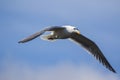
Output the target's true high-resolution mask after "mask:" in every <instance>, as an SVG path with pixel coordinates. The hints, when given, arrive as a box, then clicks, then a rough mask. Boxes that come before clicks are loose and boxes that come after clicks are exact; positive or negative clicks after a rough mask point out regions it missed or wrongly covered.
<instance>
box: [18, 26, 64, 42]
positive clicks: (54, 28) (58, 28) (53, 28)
mask: <svg viewBox="0 0 120 80" xmlns="http://www.w3.org/2000/svg"><path fill="white" fill-rule="evenodd" d="M61 29H64V27H60V26H51V27H47V28H45V29H43V30H41V31H39V32H36V33H34V34H32V35H30V36H28V37H27V38H25V39H23V40H21V41H19V42H18V43H25V42H28V41H31V40H33V39H35V38H37V37H38V36H40V35H42V34H43V33H45V32H46V31H56V30H61Z"/></svg>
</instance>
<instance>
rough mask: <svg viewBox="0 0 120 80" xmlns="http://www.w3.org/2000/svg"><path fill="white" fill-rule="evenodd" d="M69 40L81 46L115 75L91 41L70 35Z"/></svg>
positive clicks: (73, 34) (77, 35) (81, 36)
mask: <svg viewBox="0 0 120 80" xmlns="http://www.w3.org/2000/svg"><path fill="white" fill-rule="evenodd" d="M71 39H72V40H74V41H76V42H77V43H79V44H80V45H81V46H83V47H84V48H85V49H86V50H87V51H89V52H90V53H91V54H92V55H93V56H94V57H95V58H96V59H97V60H99V61H100V62H101V63H102V64H103V65H104V66H105V67H106V68H108V69H109V70H110V71H112V72H114V73H116V71H115V70H114V69H113V68H112V66H111V65H110V64H109V62H108V61H107V59H106V58H105V56H104V55H103V53H102V52H101V50H100V49H99V48H98V46H97V45H96V44H95V43H94V42H93V41H91V40H90V39H88V38H86V37H85V36H83V35H81V34H76V33H72V35H71Z"/></svg>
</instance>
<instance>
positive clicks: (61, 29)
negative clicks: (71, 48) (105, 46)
mask: <svg viewBox="0 0 120 80" xmlns="http://www.w3.org/2000/svg"><path fill="white" fill-rule="evenodd" d="M46 31H52V32H51V34H49V35H46V36H42V39H44V40H50V41H53V40H56V39H68V38H70V39H72V40H74V41H75V42H77V43H79V44H80V45H81V46H82V47H83V48H85V49H86V50H87V51H88V52H90V53H91V54H92V55H93V56H94V57H95V58H96V59H97V60H99V62H101V63H102V64H103V65H104V66H105V67H106V68H108V69H109V70H110V71H112V72H114V73H116V71H115V70H114V69H113V68H112V66H111V65H110V64H109V62H108V61H107V59H106V58H105V56H104V55H103V53H102V52H101V50H100V49H99V48H98V46H97V45H96V44H95V43H94V42H93V41H91V40H90V39H88V38H86V37H85V36H83V35H82V34H80V31H79V30H78V29H77V28H76V27H74V26H51V27H47V28H45V29H43V30H41V31H39V32H37V33H35V34H33V35H31V36H29V37H27V38H25V39H23V40H21V41H19V43H25V42H28V41H30V40H33V39H35V38H36V37H38V36H41V35H42V34H43V33H45V32H46Z"/></svg>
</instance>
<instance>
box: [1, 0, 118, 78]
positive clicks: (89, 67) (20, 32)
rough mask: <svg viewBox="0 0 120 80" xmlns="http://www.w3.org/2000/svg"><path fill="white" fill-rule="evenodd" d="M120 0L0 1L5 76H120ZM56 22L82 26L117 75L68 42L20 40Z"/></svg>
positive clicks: (3, 74)
mask: <svg viewBox="0 0 120 80" xmlns="http://www.w3.org/2000/svg"><path fill="white" fill-rule="evenodd" d="M119 4H120V1H119V0H59V1H58V0H49V1H48V0H44V1H43V0H0V27H1V29H0V36H1V41H0V44H1V50H0V80H21V79H22V80H87V79H89V80H118V78H119V76H118V75H120V68H119V66H120V63H119V61H120V58H119V57H120V54H119V53H120V49H119V45H120V37H119V34H120V9H119V8H120V5H119ZM53 25H73V26H76V27H78V28H79V30H80V32H81V34H83V35H85V36H86V37H88V38H90V39H91V40H93V41H94V42H96V44H97V45H98V46H99V47H100V49H101V50H102V52H103V53H104V55H105V56H106V58H107V59H108V61H109V62H110V64H111V65H112V66H113V67H114V69H115V70H116V71H117V73H118V75H115V74H113V73H112V72H110V71H108V70H107V69H106V68H105V67H104V66H102V65H101V64H99V62H98V61H97V60H95V59H94V58H93V56H91V55H89V54H87V52H86V51H84V49H83V48H81V47H80V46H78V45H76V44H74V43H73V42H71V41H69V40H57V41H55V42H48V41H43V40H41V39H40V38H37V39H35V40H33V41H31V42H28V43H26V44H18V43H17V42H18V41H19V40H21V39H23V38H24V37H27V36H29V35H31V34H33V33H34V32H36V31H39V30H40V29H42V28H44V27H47V26H53ZM86 74H87V75H89V76H87V77H86Z"/></svg>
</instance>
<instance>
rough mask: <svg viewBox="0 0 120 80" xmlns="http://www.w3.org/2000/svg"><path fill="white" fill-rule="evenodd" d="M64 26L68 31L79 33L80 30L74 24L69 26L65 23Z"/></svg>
mask: <svg viewBox="0 0 120 80" xmlns="http://www.w3.org/2000/svg"><path fill="white" fill-rule="evenodd" d="M63 27H65V28H66V30H67V31H68V32H70V33H77V34H80V31H79V29H78V28H76V27H74V26H70V25H66V26H63Z"/></svg>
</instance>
